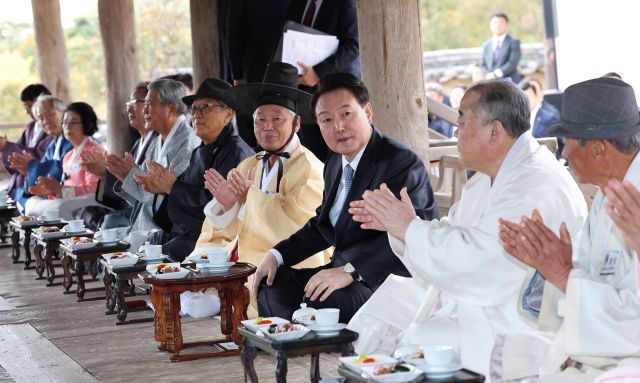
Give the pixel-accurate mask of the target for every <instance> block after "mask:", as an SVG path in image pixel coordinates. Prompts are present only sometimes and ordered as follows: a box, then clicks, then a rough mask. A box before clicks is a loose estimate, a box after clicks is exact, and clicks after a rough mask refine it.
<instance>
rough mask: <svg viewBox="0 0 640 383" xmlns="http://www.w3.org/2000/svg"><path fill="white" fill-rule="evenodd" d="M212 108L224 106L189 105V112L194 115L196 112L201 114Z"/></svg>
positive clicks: (222, 106) (222, 107) (223, 107)
mask: <svg viewBox="0 0 640 383" xmlns="http://www.w3.org/2000/svg"><path fill="white" fill-rule="evenodd" d="M213 108H220V109H225V108H226V106H224V105H222V104H200V105H191V106H190V107H189V108H188V109H189V113H191V115H192V116H194V117H195V115H196V114H197V113H200V114H202V115H203V116H204V115H205V114H207V113H209V112H210V111H211V109H213Z"/></svg>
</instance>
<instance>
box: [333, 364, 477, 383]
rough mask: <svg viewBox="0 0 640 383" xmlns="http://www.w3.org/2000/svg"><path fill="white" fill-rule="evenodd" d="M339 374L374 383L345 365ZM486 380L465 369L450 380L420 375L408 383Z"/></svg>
mask: <svg viewBox="0 0 640 383" xmlns="http://www.w3.org/2000/svg"><path fill="white" fill-rule="evenodd" d="M338 374H340V376H343V377H344V378H345V379H346V380H345V381H346V382H353V383H374V381H373V380H371V379H367V378H366V377H364V376H362V375H360V374H358V373H357V372H355V371H353V370H352V369H350V368H348V367H346V366H344V365H342V366H340V367H338ZM484 379H485V378H484V375H482V374H478V373H476V372H473V371H471V370H467V369H464V368H463V369H462V370H460V371H457V372H455V373H454V374H453V375H452V376H450V377H448V378H437V379H436V378H429V377H428V376H426V375H420V376H419V377H417V378H416V379H414V380H412V381H411V382H407V383H482V382H484Z"/></svg>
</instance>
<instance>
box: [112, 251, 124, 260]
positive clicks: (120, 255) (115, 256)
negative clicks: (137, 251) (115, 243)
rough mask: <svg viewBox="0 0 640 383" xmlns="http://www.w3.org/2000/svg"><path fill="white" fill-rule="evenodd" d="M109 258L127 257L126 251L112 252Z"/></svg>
mask: <svg viewBox="0 0 640 383" xmlns="http://www.w3.org/2000/svg"><path fill="white" fill-rule="evenodd" d="M110 258H111V259H122V258H127V253H121V252H118V253H112V254H111V257H110Z"/></svg>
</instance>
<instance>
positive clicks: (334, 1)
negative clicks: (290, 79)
mask: <svg viewBox="0 0 640 383" xmlns="http://www.w3.org/2000/svg"><path fill="white" fill-rule="evenodd" d="M306 6H307V0H291V5H290V6H289V11H288V12H287V20H292V21H295V22H298V23H302V19H303V18H304V9H305V7H306ZM357 14H358V11H357V9H356V0H323V1H322V4H321V5H320V9H319V10H318V11H317V12H316V18H315V20H314V22H313V25H312V27H313V28H315V29H317V30H319V31H322V32H325V33H328V34H330V35H334V36H336V37H337V38H338V40H340V43H339V45H338V50H337V51H336V53H334V54H333V55H331V56H329V57H327V58H326V59H325V60H324V61H322V62H321V63H318V64H316V65H314V67H313V69H314V70H315V71H316V73H317V74H318V77H320V78H322V77H324V76H326V75H328V74H331V73H337V72H347V73H351V74H352V75H354V76H356V77H358V78H360V51H359V45H358V19H357Z"/></svg>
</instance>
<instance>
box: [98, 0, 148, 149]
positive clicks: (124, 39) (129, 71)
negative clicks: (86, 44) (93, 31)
mask: <svg viewBox="0 0 640 383" xmlns="http://www.w3.org/2000/svg"><path fill="white" fill-rule="evenodd" d="M98 17H99V19H100V33H101V35H102V46H103V48H104V57H105V63H106V68H105V72H106V80H107V81H106V83H107V142H108V143H109V152H111V153H116V154H118V155H122V154H123V153H124V152H125V151H127V150H129V149H130V148H131V144H132V141H131V134H130V131H129V129H131V128H130V126H129V120H128V118H127V111H126V107H125V103H126V102H127V100H129V95H130V94H131V91H132V90H133V88H134V87H135V85H136V84H137V83H138V81H140V74H139V65H138V48H137V45H136V31H135V18H134V13H133V0H98Z"/></svg>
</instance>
